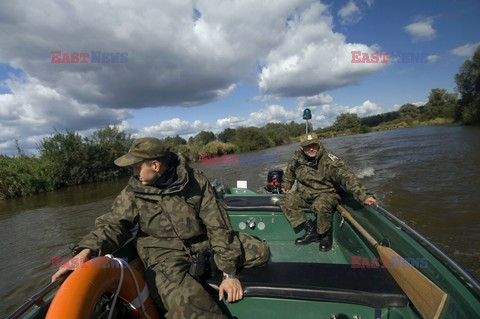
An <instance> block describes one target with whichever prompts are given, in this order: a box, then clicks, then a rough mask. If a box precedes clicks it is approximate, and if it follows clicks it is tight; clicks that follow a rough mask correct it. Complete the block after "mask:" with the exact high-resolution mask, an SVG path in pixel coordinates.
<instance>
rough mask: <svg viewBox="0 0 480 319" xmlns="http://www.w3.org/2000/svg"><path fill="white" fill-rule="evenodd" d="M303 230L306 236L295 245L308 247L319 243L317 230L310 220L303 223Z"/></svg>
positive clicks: (296, 241) (298, 239)
mask: <svg viewBox="0 0 480 319" xmlns="http://www.w3.org/2000/svg"><path fill="white" fill-rule="evenodd" d="M303 229H305V235H303V236H302V237H300V238H297V239H295V245H306V244H310V243H313V242H318V234H317V229H316V227H315V225H314V224H313V222H312V221H311V220H310V219H309V220H307V221H306V222H305V223H303Z"/></svg>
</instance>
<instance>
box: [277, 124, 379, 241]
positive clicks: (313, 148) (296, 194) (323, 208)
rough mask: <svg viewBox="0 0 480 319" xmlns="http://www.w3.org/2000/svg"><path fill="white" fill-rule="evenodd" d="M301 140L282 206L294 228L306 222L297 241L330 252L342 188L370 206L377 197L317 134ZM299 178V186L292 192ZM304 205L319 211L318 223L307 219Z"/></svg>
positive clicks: (286, 180) (286, 178)
mask: <svg viewBox="0 0 480 319" xmlns="http://www.w3.org/2000/svg"><path fill="white" fill-rule="evenodd" d="M300 142H301V147H300V149H299V150H297V151H295V153H294V154H293V159H292V160H291V161H290V162H289V164H288V166H287V170H286V172H285V175H284V181H283V186H284V187H283V191H284V192H285V193H287V195H286V196H285V198H284V199H283V201H282V202H281V204H280V207H281V208H282V211H283V213H284V214H285V216H286V217H287V219H288V221H289V222H290V225H291V226H292V227H293V228H296V227H297V226H300V225H302V226H303V228H304V229H305V231H306V232H305V234H304V235H303V236H302V237H300V238H298V239H297V240H295V244H297V245H306V244H309V243H311V242H318V241H319V242H320V250H321V251H328V250H330V249H331V248H332V212H333V210H334V209H335V207H336V206H337V205H338V204H339V203H340V195H339V194H338V191H339V189H340V187H343V188H344V189H345V190H346V191H347V192H349V193H352V194H353V196H354V198H355V199H356V200H357V201H359V202H361V203H364V204H366V205H373V204H376V199H375V197H374V196H373V195H372V194H369V193H367V191H366V189H365V188H364V187H363V186H362V184H361V183H360V182H359V181H358V179H357V178H356V177H355V175H354V174H353V173H352V172H351V171H350V169H349V168H348V167H347V166H346V165H345V163H344V162H342V161H341V160H339V159H338V157H336V156H335V155H333V154H332V153H330V152H329V151H328V150H326V149H325V148H323V146H322V145H321V144H320V141H319V140H318V137H317V135H316V134H315V133H310V134H306V135H304V136H302V137H301V139H300ZM295 180H296V181H297V189H296V191H291V192H289V190H290V189H291V188H292V186H293V183H294V182H295ZM302 207H310V209H311V210H312V211H313V212H314V213H315V215H316V217H317V225H316V226H315V225H314V224H313V222H312V221H311V220H307V216H306V215H305V213H304V212H303V210H302Z"/></svg>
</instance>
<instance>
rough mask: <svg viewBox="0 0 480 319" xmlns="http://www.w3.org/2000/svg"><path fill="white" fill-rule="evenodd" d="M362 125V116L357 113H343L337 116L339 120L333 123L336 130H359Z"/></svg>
mask: <svg viewBox="0 0 480 319" xmlns="http://www.w3.org/2000/svg"><path fill="white" fill-rule="evenodd" d="M360 126H361V123H360V118H359V117H358V115H357V114H352V113H343V114H340V115H338V116H337V120H336V121H335V123H334V124H333V128H334V130H336V131H345V130H352V131H355V130H359V129H360Z"/></svg>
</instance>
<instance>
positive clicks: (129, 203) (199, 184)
mask: <svg viewBox="0 0 480 319" xmlns="http://www.w3.org/2000/svg"><path fill="white" fill-rule="evenodd" d="M115 164H117V165H118V166H131V167H133V177H132V178H130V180H129V182H128V185H127V186H126V187H125V189H123V191H122V192H121V193H120V195H119V196H118V197H117V198H116V199H115V202H114V204H113V207H112V211H111V212H110V213H107V214H105V215H103V216H100V217H99V218H97V220H96V222H95V229H94V230H93V231H92V232H91V233H90V234H88V235H87V236H85V237H84V238H83V239H82V240H81V241H80V243H79V244H78V246H79V247H81V248H82V249H80V250H81V252H80V253H79V254H78V255H77V256H76V258H90V257H91V256H94V255H105V254H109V253H111V252H113V251H115V250H116V249H118V248H119V247H121V246H122V245H123V244H124V243H125V241H126V240H127V239H129V238H130V237H131V236H132V234H131V232H130V230H131V229H132V228H133V227H134V225H135V224H137V223H138V224H139V226H140V227H139V231H138V234H137V251H138V255H139V256H140V258H141V260H142V261H143V263H144V265H145V266H146V268H147V270H146V279H147V283H148V284H149V288H150V292H151V293H152V296H153V297H154V299H155V301H156V302H157V304H159V307H160V308H163V309H164V310H165V311H166V318H226V316H225V315H223V314H222V311H221V310H220V308H219V306H218V305H217V303H215V301H214V300H213V298H212V297H211V296H210V294H209V293H208V292H207V291H206V290H205V289H204V288H203V286H202V285H201V283H199V282H198V281H197V280H195V279H194V278H193V277H192V276H191V275H190V274H189V268H190V264H191V262H192V257H195V253H196V252H199V251H202V250H204V249H206V248H208V247H211V249H213V251H214V260H215V264H216V265H217V267H218V269H219V270H221V271H222V272H223V274H224V277H223V281H222V283H221V285H220V296H219V300H221V299H222V298H223V294H224V292H225V293H227V301H228V302H235V301H237V300H240V299H242V298H243V290H242V286H241V284H240V281H239V280H238V278H236V276H235V272H236V270H237V268H238V267H254V266H257V265H261V264H263V263H266V262H267V261H268V259H269V256H270V251H269V249H268V247H267V246H266V245H265V244H264V243H263V242H261V241H259V240H256V239H254V238H253V237H250V236H248V235H245V234H235V233H234V232H233V231H232V226H231V224H230V220H229V217H228V215H227V212H226V210H225V206H224V204H223V203H221V202H218V201H217V200H216V197H215V194H214V192H213V189H212V187H211V185H210V183H209V182H208V180H207V178H206V177H205V176H204V175H203V174H202V173H201V172H200V171H198V170H195V169H192V168H190V167H189V166H188V164H187V163H186V161H185V159H184V158H183V157H182V156H181V155H177V154H175V153H172V152H169V151H168V149H167V148H166V147H165V146H164V144H163V142H162V141H161V140H159V139H156V138H148V137H147V138H140V139H137V140H135V141H134V142H133V144H132V147H131V148H130V150H129V152H128V153H127V154H125V155H123V156H122V157H120V158H118V159H117V160H116V161H115ZM74 268H75V267H74V266H69V265H68V264H67V265H66V267H64V268H61V269H60V270H59V271H58V272H57V273H56V274H55V275H53V277H52V280H55V279H57V278H58V277H59V276H61V275H62V274H64V273H66V272H67V271H68V270H69V269H74Z"/></svg>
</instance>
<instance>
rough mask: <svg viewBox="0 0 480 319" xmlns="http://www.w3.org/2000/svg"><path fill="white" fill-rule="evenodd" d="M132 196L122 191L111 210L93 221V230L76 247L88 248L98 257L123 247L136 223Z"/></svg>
mask: <svg viewBox="0 0 480 319" xmlns="http://www.w3.org/2000/svg"><path fill="white" fill-rule="evenodd" d="M133 196H134V195H133V193H131V192H127V191H126V190H125V189H124V190H123V191H122V192H121V193H120V195H118V196H117V198H116V199H115V201H114V202H113V206H112V210H111V211H110V212H109V213H107V214H104V215H102V216H100V217H98V218H97V219H96V220H95V229H94V230H93V231H91V232H90V234H88V235H87V236H85V237H84V238H83V239H82V240H81V241H80V242H79V243H78V246H79V247H82V248H90V249H92V250H94V251H96V252H97V253H98V255H105V254H109V253H112V252H114V251H115V250H117V249H118V248H120V247H121V246H123V244H124V243H125V242H126V241H127V240H128V239H129V238H130V237H131V236H132V233H131V231H130V230H131V229H132V228H133V227H134V226H135V224H136V222H137V216H136V213H135V209H134V200H133Z"/></svg>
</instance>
